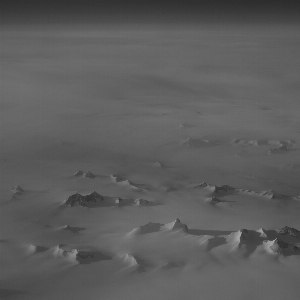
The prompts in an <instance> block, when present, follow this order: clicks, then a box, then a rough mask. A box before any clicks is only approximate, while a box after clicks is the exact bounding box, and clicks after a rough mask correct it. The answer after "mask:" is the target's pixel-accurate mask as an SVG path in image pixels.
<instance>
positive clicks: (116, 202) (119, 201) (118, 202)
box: [115, 198, 123, 204]
mask: <svg viewBox="0 0 300 300" xmlns="http://www.w3.org/2000/svg"><path fill="white" fill-rule="evenodd" d="M122 201H123V199H122V198H117V199H116V200H115V204H120V203H121V202H122Z"/></svg>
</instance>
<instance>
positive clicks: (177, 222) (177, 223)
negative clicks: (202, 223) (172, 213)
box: [172, 218, 189, 232]
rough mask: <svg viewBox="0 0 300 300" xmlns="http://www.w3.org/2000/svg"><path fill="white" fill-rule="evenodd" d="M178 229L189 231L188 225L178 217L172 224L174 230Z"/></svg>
mask: <svg viewBox="0 0 300 300" xmlns="http://www.w3.org/2000/svg"><path fill="white" fill-rule="evenodd" d="M176 229H182V230H183V231H184V232H188V231H189V229H188V227H187V226H186V225H185V224H183V223H181V222H180V220H179V219H178V218H177V219H176V220H175V221H174V222H173V224H172V230H176Z"/></svg>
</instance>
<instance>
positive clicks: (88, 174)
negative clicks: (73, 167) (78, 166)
mask: <svg viewBox="0 0 300 300" xmlns="http://www.w3.org/2000/svg"><path fill="white" fill-rule="evenodd" d="M74 176H75V177H85V178H95V177H96V176H95V175H94V174H93V173H92V172H91V171H87V172H83V171H81V170H79V171H78V172H76V173H75V174H74Z"/></svg>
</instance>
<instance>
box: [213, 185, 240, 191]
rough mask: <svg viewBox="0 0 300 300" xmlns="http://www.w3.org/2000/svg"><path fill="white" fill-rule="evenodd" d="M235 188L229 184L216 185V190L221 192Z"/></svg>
mask: <svg viewBox="0 0 300 300" xmlns="http://www.w3.org/2000/svg"><path fill="white" fill-rule="evenodd" d="M234 190H235V188H233V187H231V186H229V185H222V186H215V187H214V192H215V193H219V192H228V191H234Z"/></svg>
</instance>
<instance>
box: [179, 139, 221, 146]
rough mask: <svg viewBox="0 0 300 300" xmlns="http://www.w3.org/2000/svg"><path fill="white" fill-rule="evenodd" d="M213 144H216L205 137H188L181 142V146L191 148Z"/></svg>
mask: <svg viewBox="0 0 300 300" xmlns="http://www.w3.org/2000/svg"><path fill="white" fill-rule="evenodd" d="M214 145H216V143H212V142H211V141H209V140H207V139H194V138H188V139H187V140H186V141H184V142H183V143H182V146H183V147H187V148H192V149H196V148H201V147H207V146H214Z"/></svg>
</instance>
